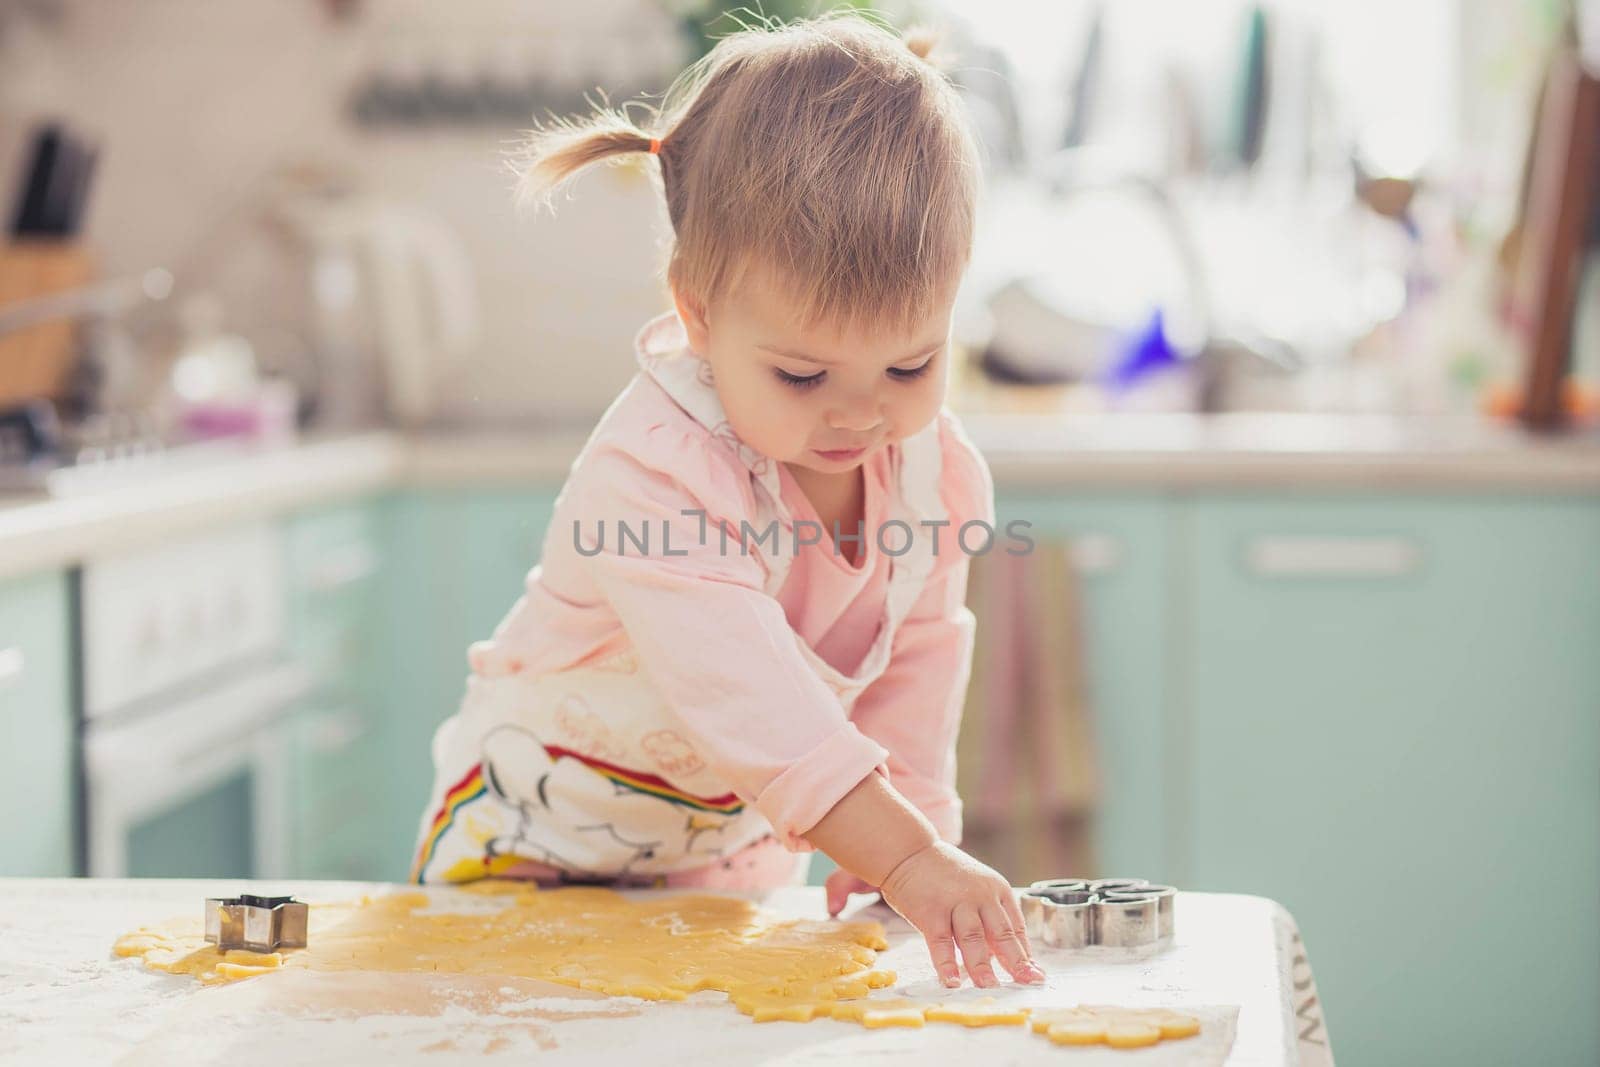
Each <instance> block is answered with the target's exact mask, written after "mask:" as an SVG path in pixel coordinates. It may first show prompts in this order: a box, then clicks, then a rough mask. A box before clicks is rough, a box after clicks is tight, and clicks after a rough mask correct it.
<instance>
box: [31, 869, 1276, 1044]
mask: <svg viewBox="0 0 1600 1067" xmlns="http://www.w3.org/2000/svg"><path fill="white" fill-rule="evenodd" d="M387 888H392V887H384V886H376V885H365V884H356V883H338V882H285V883H266V882H262V883H248V884H246V883H239V882H227V883H222V882H206V881H185V880H153V879H151V880H88V879H61V880H58V879H38V880H29V879H0V1061H3V1062H5V1063H7V1064H49V1065H50V1067H56V1065H58V1064H63V1063H111V1062H118V1063H127V1064H145V1063H150V1064H156V1063H161V1064H167V1063H185V1064H190V1063H193V1064H205V1063H226V1064H228V1065H229V1067H235V1065H247V1064H273V1065H277V1064H279V1063H280V1062H287V1063H293V1064H296V1065H302V1064H311V1063H330V1064H340V1065H344V1064H349V1063H356V1062H361V1063H367V1062H382V1063H384V1064H387V1065H396V1067H397V1065H400V1064H409V1063H419V1064H433V1065H437V1064H441V1063H449V1062H453V1060H454V1059H463V1058H468V1057H470V1058H471V1060H472V1062H474V1063H478V1062H493V1063H525V1062H529V1060H530V1057H536V1058H537V1061H538V1062H540V1063H546V1062H552V1061H555V1062H563V1063H566V1062H573V1063H576V1062H582V1063H584V1064H586V1065H590V1064H601V1063H618V1064H622V1063H626V1064H629V1065H630V1067H632V1065H636V1064H639V1063H646V1062H647V1063H650V1064H651V1065H652V1067H667V1065H671V1064H684V1065H686V1067H704V1064H706V1063H716V1064H736V1063H766V1064H778V1063H782V1064H785V1065H797V1064H802V1063H828V1064H854V1063H862V1062H877V1061H879V1060H885V1061H888V1060H892V1061H894V1062H897V1063H908V1064H909V1063H916V1064H929V1065H937V1064H945V1063H948V1064H963V1065H965V1064H975V1063H981V1064H985V1065H1000V1064H1027V1063H1040V1064H1054V1065H1060V1064H1061V1063H1063V1062H1064V1060H1074V1061H1075V1062H1086V1061H1085V1060H1083V1059H1075V1058H1074V1053H1073V1051H1072V1050H1065V1049H1061V1048H1058V1047H1056V1046H1053V1045H1051V1044H1049V1043H1048V1042H1046V1041H1044V1040H1042V1039H1040V1038H1038V1037H1036V1036H1035V1035H1033V1034H1031V1033H1028V1032H1026V1031H1025V1029H1024V1028H1022V1027H1017V1028H1016V1029H1014V1030H1013V1029H1010V1028H1007V1029H1004V1030H998V1029H980V1030H967V1029H965V1028H963V1027H959V1026H951V1025H945V1024H929V1025H928V1026H927V1027H925V1028H923V1029H891V1030H867V1029H863V1028H861V1027H859V1026H855V1025H853V1024H846V1023H840V1022H834V1021H832V1020H824V1021H818V1022H812V1023H806V1024H793V1023H767V1024H756V1023H752V1022H751V1021H750V1020H748V1019H747V1018H745V1017H744V1016H742V1015H740V1014H738V1013H737V1012H736V1011H735V1010H734V1008H733V1007H732V1006H731V1005H729V1004H728V1003H727V1001H726V999H725V998H724V997H723V996H722V995H721V994H717V993H699V994H695V995H694V996H692V997H691V998H690V999H689V1000H687V1001H683V1002H679V1003H670V1002H666V1003H663V1002H648V1001H638V1000H634V999H633V998H608V999H601V1000H595V999H588V998H587V995H586V994H577V991H575V990H569V989H565V988H563V987H558V986H549V987H548V990H549V994H550V995H549V996H548V997H546V996H543V995H542V992H543V991H542V990H541V994H540V995H532V994H530V993H529V992H528V990H527V987H525V986H521V985H519V987H518V988H517V989H516V990H515V991H514V993H513V995H512V996H510V997H509V998H507V997H505V996H501V997H493V998H489V1000H490V1001H491V1002H492V1003H491V1005H490V1006H485V1004H484V999H485V998H483V997H481V996H479V997H466V996H456V997H454V998H452V996H451V995H450V994H451V991H452V986H451V984H452V983H454V982H459V981H461V980H462V979H460V978H459V977H458V976H439V975H418V976H395V975H374V976H369V975H357V974H353V973H350V972H344V973H333V974H327V973H314V972H308V971H283V972H278V973H274V974H270V975H266V976H263V977H260V978H254V979H249V980H246V981H244V982H240V983H235V984H232V985H225V986H218V987H205V986H202V985H200V984H199V983H197V982H195V981H193V980H192V979H189V978H183V977H175V976H170V975H161V974H154V973H150V972H148V971H146V970H144V969H143V966H142V964H141V963H140V962H139V961H137V960H132V959H117V958H114V957H113V956H112V955H111V945H112V943H113V942H114V941H115V940H116V938H117V937H118V936H119V935H121V934H123V933H126V932H128V931H130V930H132V929H135V928H137V927H138V926H141V925H144V924H147V923H154V922H160V921H162V920H165V919H169V918H172V917H173V916H177V915H184V914H188V913H191V912H192V913H194V914H196V915H198V914H199V909H200V907H201V905H202V901H203V900H204V898H205V897H207V896H219V895H232V894H235V893H239V892H255V893H262V894H269V895H270V894H277V893H283V892H287V893H292V894H293V895H295V896H298V897H300V898H301V899H307V900H332V899H339V898H342V897H349V896H356V895H359V894H362V893H376V892H383V891H386V889H387ZM408 888H409V887H408ZM647 892H648V891H630V893H629V895H645V894H646V893H647ZM762 900H763V903H764V904H766V905H767V906H768V907H771V908H774V909H775V910H778V911H780V912H783V913H785V914H789V915H792V916H794V917H797V918H810V919H824V918H825V917H826V912H825V909H824V904H823V896H822V890H821V889H820V888H812V887H805V888H794V889H785V890H779V891H776V892H774V893H771V894H768V895H767V896H765V897H764V898H762ZM860 912H861V913H860V914H859V915H857V916H853V917H859V918H872V919H877V920H879V921H881V922H883V924H884V927H885V929H886V931H887V933H888V938H889V943H890V948H889V950H888V951H887V952H885V953H883V954H882V955H881V956H880V957H879V961H878V966H879V967H880V968H887V969H891V970H894V971H895V972H897V974H898V975H899V981H898V983H897V984H896V985H895V987H894V988H893V989H892V990H888V991H885V994H886V995H894V996H900V995H903V996H914V997H941V996H945V995H946V993H945V991H944V990H943V989H942V988H940V987H939V986H938V985H937V983H936V981H935V979H934V977H933V971H932V967H931V966H930V964H929V962H928V956H927V950H926V948H925V946H924V945H923V943H922V940H921V938H920V937H918V936H917V935H916V934H915V932H914V931H913V930H911V928H910V927H909V926H907V925H906V924H905V923H904V922H902V921H901V920H900V919H899V918H898V916H895V915H894V913H893V912H891V911H889V910H888V909H887V908H885V907H883V906H882V905H881V904H879V905H872V906H866V905H863V906H862V907H861V909H860ZM1175 915H1176V938H1175V940H1174V943H1173V945H1172V946H1171V947H1170V948H1169V949H1167V950H1165V951H1163V952H1161V953H1159V954H1156V955H1146V957H1145V958H1143V959H1140V958H1138V956H1137V954H1134V953H1129V952H1113V951H1112V950H1105V949H1099V950H1090V951H1089V952H1087V953H1085V952H1079V953H1069V952H1063V951H1060V950H1050V949H1041V950H1040V951H1038V953H1037V954H1038V957H1039V961H1040V964H1041V965H1042V966H1043V967H1044V968H1045V969H1046V971H1047V972H1048V974H1049V980H1048V984H1047V986H1046V987H1045V988H1039V987H1022V986H1016V987H1013V986H1010V985H1009V983H1008V984H1007V985H1006V986H1004V987H1003V988H1002V989H1001V990H985V991H981V992H980V991H977V990H973V989H972V988H971V987H966V988H964V989H963V990H962V991H961V992H960V993H959V995H958V999H959V998H964V997H969V996H972V997H975V996H979V995H998V996H1002V997H1004V998H1006V999H1012V998H1015V999H1016V1000H1017V1001H1018V1002H1019V1003H1023V1004H1027V1005H1036V1006H1045V1005H1051V1006H1055V1005H1064V1004H1070V1003H1077V1002H1092V1003H1102V1004H1104V1003H1113V1004H1125V1005H1130V1006H1153V1005H1157V1004H1164V1005H1171V1006H1175V1007H1177V1006H1186V1005H1187V1006H1191V1007H1198V1006H1202V1005H1237V1006H1238V1007H1239V1014H1238V1024H1237V1032H1236V1034H1235V1037H1234V1041H1233V1046H1232V1051H1231V1054H1230V1055H1229V1056H1228V1058H1227V1061H1226V1062H1227V1063H1228V1064H1230V1065H1237V1067H1244V1065H1265V1064H1275V1065H1276V1064H1294V1063H1297V1062H1299V1059H1298V1051H1297V1045H1296V1027H1295V1025H1294V1023H1295V1021H1296V1020H1295V1016H1294V1012H1293V1010H1292V1008H1291V1004H1292V1003H1293V1001H1292V999H1291V998H1292V996H1293V994H1294V989H1293V985H1294V980H1295V979H1294V971H1293V963H1292V951H1291V946H1290V944H1289V943H1288V941H1287V938H1288V937H1290V936H1292V933H1293V927H1292V922H1291V921H1290V920H1289V919H1288V916H1287V914H1286V913H1285V912H1284V911H1283V910H1282V909H1281V908H1279V907H1278V906H1277V905H1276V904H1274V903H1273V902H1272V901H1269V900H1265V899H1262V898H1260V897H1248V896H1233V895H1221V894H1205V893H1182V894H1179V896H1178V898H1177V901H1176V912H1175ZM312 986H316V987H317V988H315V989H313V988H311V987H312ZM456 992H458V993H459V992H460V990H456ZM563 1016H566V1017H565V1018H563ZM584 1016H588V1017H584ZM1191 1040H1193V1041H1194V1042H1196V1043H1198V1042H1199V1041H1200V1039H1198V1038H1197V1039H1191ZM430 1046H432V1051H430ZM441 1047H442V1048H444V1049H445V1050H447V1051H449V1052H453V1053H454V1056H450V1055H443V1056H441V1055H439V1050H440V1048H441ZM1162 1050H1165V1054H1161V1053H1162ZM1198 1051H1199V1046H1198V1044H1196V1045H1190V1046H1188V1048H1187V1049H1185V1048H1184V1043H1183V1042H1173V1043H1170V1044H1166V1045H1162V1046H1158V1047H1157V1048H1153V1049H1144V1050H1139V1051H1136V1052H1119V1053H1115V1054H1112V1053H1110V1052H1109V1051H1107V1052H1106V1056H1107V1057H1109V1056H1111V1055H1115V1057H1116V1059H1115V1062H1116V1063H1118V1064H1127V1065H1128V1067H1138V1065H1140V1064H1155V1063H1194V1062H1204V1061H1203V1060H1198V1061H1197V1058H1196V1056H1195V1053H1196V1052H1198ZM1096 1062H1098V1060H1097V1061H1096Z"/></svg>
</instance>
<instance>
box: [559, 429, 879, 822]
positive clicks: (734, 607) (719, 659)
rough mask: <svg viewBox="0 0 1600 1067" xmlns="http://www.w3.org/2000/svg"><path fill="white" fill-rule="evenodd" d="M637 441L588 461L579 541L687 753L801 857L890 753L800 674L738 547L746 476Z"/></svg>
mask: <svg viewBox="0 0 1600 1067" xmlns="http://www.w3.org/2000/svg"><path fill="white" fill-rule="evenodd" d="M648 439H649V442H650V447H649V448H648V449H647V450H632V451H630V450H622V449H614V448H613V449H601V450H597V451H596V452H595V453H594V454H592V455H591V456H589V457H588V460H587V462H586V464H585V470H584V471H583V472H582V474H581V476H579V475H575V481H574V482H573V483H571V484H572V487H573V488H574V489H575V491H578V492H581V493H582V494H583V496H582V497H581V501H582V506H581V508H580V509H579V510H580V512H581V514H582V516H583V517H582V519H581V520H580V522H579V529H578V531H577V533H576V534H575V537H576V539H577V540H576V543H577V544H579V545H581V546H582V551H583V552H584V554H585V555H586V556H587V557H588V558H587V566H588V567H589V568H590V570H591V573H592V575H593V578H594V581H595V584H596V587H597V588H598V589H599V590H600V591H601V592H602V593H603V594H604V596H605V597H606V598H607V600H608V601H609V602H610V604H611V607H612V609H613V610H614V611H615V612H616V614H617V618H618V620H619V622H620V623H621V625H622V627H623V628H624V629H625V630H626V631H627V634H628V637H629V639H630V641H631V642H632V644H633V647H634V650H635V653H636V655H637V657H638V659H639V663H640V668H641V670H643V671H644V672H645V674H646V675H647V676H648V678H649V679H650V681H651V683H652V684H653V685H654V686H655V688H656V689H657V690H658V691H659V693H660V694H661V696H662V698H663V700H664V702H665V704H666V705H667V706H668V708H669V709H670V710H671V712H672V714H673V715H674V716H675V718H676V719H677V720H678V723H679V725H680V726H681V728H682V731H683V733H684V735H685V736H686V737H687V738H688V740H689V742H690V743H691V745H693V747H694V748H695V749H696V751H697V752H698V753H699V754H700V756H701V758H703V759H704V760H705V761H706V763H707V764H708V765H709V766H710V767H711V768H712V769H713V770H715V771H716V772H717V773H718V774H719V775H721V776H722V777H724V778H726V780H727V781H728V783H729V786H730V787H731V788H732V789H733V791H734V793H735V794H736V795H737V796H739V797H740V799H742V800H744V801H745V802H746V803H750V804H754V805H755V807H756V809H757V810H759V811H760V812H761V813H762V814H763V815H764V816H765V817H766V818H767V820H768V821H769V822H771V824H772V826H773V829H774V830H775V831H776V832H777V834H778V836H779V838H780V840H782V841H783V843H784V844H785V846H787V847H788V848H789V849H790V850H792V851H809V850H810V849H811V847H812V846H811V845H810V844H809V843H808V842H806V841H805V840H804V838H802V837H801V835H802V834H804V833H806V832H807V831H808V830H810V829H811V828H812V827H813V826H814V825H816V823H817V822H818V820H820V819H821V818H822V817H823V816H824V815H826V814H827V812H828V811H829V809H831V808H832V807H833V806H834V805H835V804H836V803H838V801H839V800H840V799H841V798H842V797H843V796H844V795H845V794H846V793H848V792H849V791H850V790H851V789H853V788H854V787H855V786H856V785H857V784H859V783H860V782H861V781H862V780H863V779H864V778H866V777H867V776H868V775H870V774H872V773H873V772H874V771H878V772H879V773H883V774H887V773H889V768H888V765H887V762H886V761H887V757H888V752H887V750H886V749H885V748H884V746H883V745H881V744H880V743H879V742H877V741H875V740H873V739H872V738H870V737H868V736H867V735H866V734H864V733H863V732H862V731H861V730H860V729H858V728H857V727H856V726H855V725H854V724H853V723H852V722H851V721H850V720H849V719H848V718H847V717H846V715H845V710H844V707H843V705H842V704H841V702H840V700H839V698H838V696H837V695H836V694H835V693H834V692H833V690H832V689H831V688H829V687H828V685H827V684H826V683H825V682H824V681H823V680H822V678H821V677H819V676H818V674H817V673H816V671H814V670H813V669H812V668H811V667H810V665H809V664H808V663H807V662H806V660H805V659H804V657H803V655H802V653H801V651H800V648H799V645H798V641H799V637H798V635H797V634H796V633H795V632H794V629H793V627H792V626H791V625H790V624H789V620H788V618H787V616H786V615H785V614H784V610H783V606H782V604H780V603H779V602H778V601H777V599H776V598H774V597H772V596H770V595H768V593H767V592H766V591H765V577H766V572H765V567H764V565H763V563H762V561H761V559H760V557H758V556H757V555H756V554H755V550H754V549H753V548H751V547H750V544H749V538H748V537H747V539H746V544H745V546H744V547H742V548H741V545H740V542H739V538H738V535H739V532H740V525H739V524H740V519H741V518H742V517H747V516H748V514H749V511H748V508H749V507H750V503H751V501H750V499H749V492H750V490H749V487H748V482H749V478H748V474H747V473H746V472H745V471H744V470H743V468H742V467H736V466H735V464H736V460H735V459H734V458H733V457H732V456H725V455H722V454H721V453H720V452H719V451H718V450H719V449H720V446H719V445H717V444H715V443H712V442H708V441H695V440H693V439H692V438H690V437H687V436H686V435H685V433H684V431H681V430H678V429H676V428H672V427H663V428H660V429H659V430H657V431H655V432H652V433H650V434H649V435H648ZM641 452H646V453H647V455H645V454H641ZM668 471H670V472H671V473H667V472H668ZM601 522H603V523H604V527H603V529H604V536H603V538H602V537H601V536H600V531H601V526H600V525H599V524H600V523H601ZM619 523H620V524H623V525H626V526H627V527H628V528H629V530H630V531H631V534H632V536H631V537H627V538H625V537H623V536H621V534H622V531H621V529H620V528H619V526H618V524H619ZM724 530H726V531H727V533H726V538H724V534H723V531H724ZM641 531H644V533H643V536H642V538H641ZM724 540H725V541H726V544H724ZM591 553H592V554H591Z"/></svg>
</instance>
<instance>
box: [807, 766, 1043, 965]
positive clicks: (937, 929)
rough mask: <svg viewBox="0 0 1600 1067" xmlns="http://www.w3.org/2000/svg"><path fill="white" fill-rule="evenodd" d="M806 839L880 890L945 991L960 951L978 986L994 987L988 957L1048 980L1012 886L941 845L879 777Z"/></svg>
mask: <svg viewBox="0 0 1600 1067" xmlns="http://www.w3.org/2000/svg"><path fill="white" fill-rule="evenodd" d="M806 839H807V840H809V841H810V842H811V843H812V844H813V845H815V846H816V847H817V848H819V849H821V850H822V851H823V852H825V853H827V854H828V855H829V856H831V857H832V858H833V859H834V861H835V862H837V863H838V864H839V866H841V867H843V868H844V869H845V870H847V871H850V872H851V873H853V874H855V875H857V876H858V877H860V878H862V879H863V880H865V881H867V882H868V883H870V884H872V885H876V886H879V887H880V888H881V891H882V893H883V899H884V901H885V902H886V903H887V904H888V905H889V906H890V907H891V908H893V909H894V910H895V911H897V912H899V913H900V915H901V916H902V917H903V918H904V919H905V920H906V921H907V922H909V923H910V924H911V925H912V926H914V927H916V929H917V930H918V932H920V933H921V934H922V936H923V938H924V939H925V940H926V941H927V943H928V953H929V955H930V956H932V958H933V966H934V969H935V970H937V971H938V973H939V977H940V979H941V980H942V981H943V982H944V984H945V985H946V986H958V985H960V984H961V969H960V967H959V966H958V965H957V963H956V953H957V949H958V948H959V950H960V955H961V958H962V960H963V961H965V963H966V965H967V973H968V974H969V975H970V976H971V977H972V981H973V984H974V985H978V986H985V987H988V986H993V985H996V984H997V980H996V979H995V975H994V968H993V967H992V966H991V965H990V958H991V954H992V955H993V956H998V957H999V959H1000V962H1001V963H1002V964H1003V965H1004V966H1005V969H1006V970H1007V971H1008V972H1010V974H1011V976H1012V977H1013V978H1015V979H1016V980H1017V981H1019V982H1038V981H1041V980H1043V978H1044V972H1043V971H1042V970H1040V969H1039V967H1038V965H1037V964H1035V963H1034V962H1033V960H1032V956H1031V954H1030V952H1029V948H1028V936H1027V934H1026V933H1025V932H1024V930H1023V922H1022V911H1021V909H1020V908H1018V906H1017V900H1016V897H1015V896H1014V895H1013V894H1012V892H1011V886H1010V884H1009V883H1007V882H1006V880H1005V879H1004V878H1002V877H1001V876H1000V875H999V874H998V873H997V872H996V871H994V870H993V869H991V868H989V867H987V866H985V865H984V864H982V863H979V862H978V861H977V860H975V859H973V858H972V857H971V856H969V855H967V854H966V853H965V852H962V851H961V850H960V849H959V848H956V847H955V846H954V845H952V844H950V843H949V842H946V841H941V840H939V837H938V834H937V833H936V832H935V830H934V828H933V825H932V824H931V823H930V822H928V820H927V818H926V817H924V816H923V815H922V814H921V813H920V812H918V811H917V809H916V808H915V807H914V806H913V805H912V804H911V803H910V802H909V801H908V800H906V799H905V798H904V797H902V796H901V795H900V794H899V793H897V792H895V790H894V788H893V787H892V786H890V785H889V783H888V782H886V781H885V780H884V779H883V776H882V775H878V774H869V775H867V776H866V777H865V778H864V779H862V780H861V782H860V783H859V784H857V785H856V787H855V788H854V789H852V790H850V792H848V793H846V794H845V795H844V798H843V799H842V800H840V801H839V803H837V804H835V805H834V806H833V808H832V809H830V810H829V812H828V813H827V814H826V815H824V816H823V817H822V819H821V820H820V821H819V822H818V823H817V824H816V825H815V826H813V827H812V828H811V829H810V831H808V832H807V833H806Z"/></svg>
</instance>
